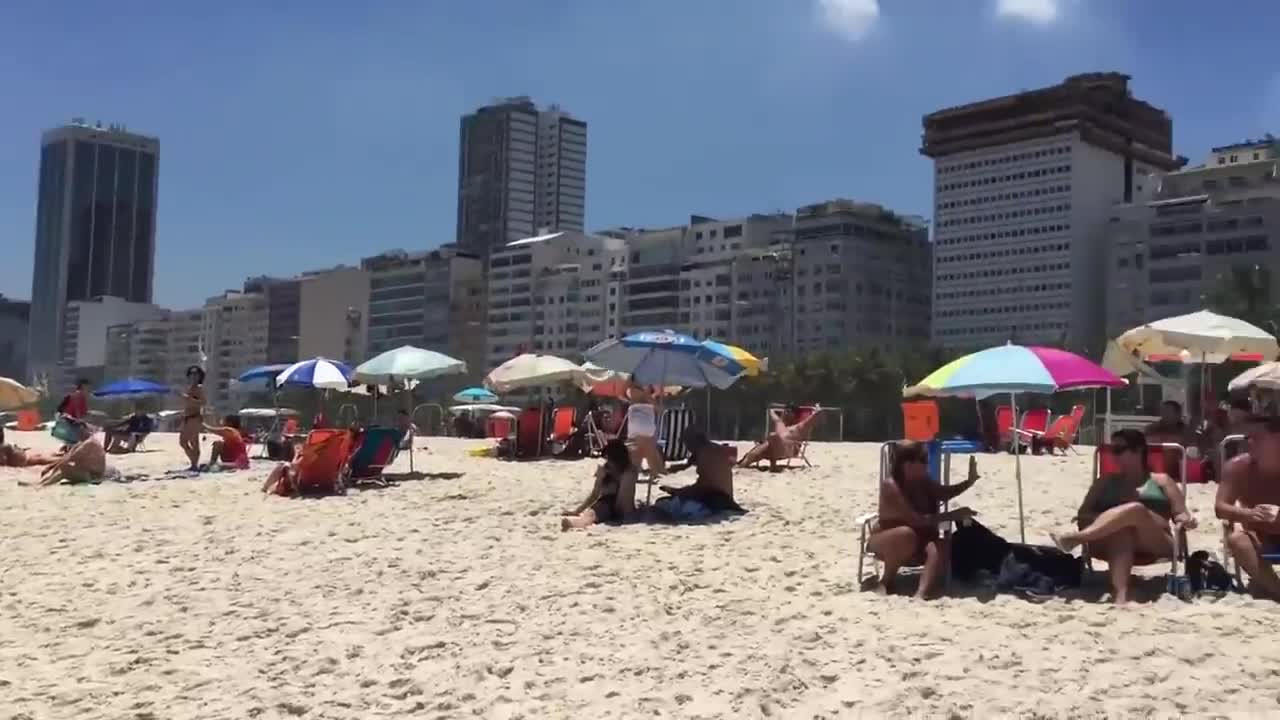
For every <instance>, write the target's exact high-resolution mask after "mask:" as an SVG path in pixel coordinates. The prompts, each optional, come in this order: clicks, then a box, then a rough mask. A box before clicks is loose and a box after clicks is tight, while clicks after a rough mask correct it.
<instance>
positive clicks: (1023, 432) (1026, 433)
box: [1013, 408, 1049, 452]
mask: <svg viewBox="0 0 1280 720" xmlns="http://www.w3.org/2000/svg"><path fill="white" fill-rule="evenodd" d="M1048 429H1049V409H1048V408H1033V409H1031V410H1027V411H1026V412H1024V413H1022V422H1020V423H1018V427H1016V428H1014V429H1013V433H1014V434H1016V435H1017V437H1018V445H1019V448H1018V452H1022V447H1023V440H1022V439H1023V438H1027V437H1031V436H1032V435H1036V434H1039V435H1043V434H1044V432H1045V431H1046V430H1048ZM1026 446H1027V447H1030V444H1027V445H1026Z"/></svg>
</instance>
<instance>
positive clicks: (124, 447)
mask: <svg viewBox="0 0 1280 720" xmlns="http://www.w3.org/2000/svg"><path fill="white" fill-rule="evenodd" d="M153 425H154V423H152V421H151V417H150V416H149V415H147V414H145V413H142V412H138V411H136V410H135V411H134V413H133V414H132V415H130V416H129V417H127V418H125V419H123V420H121V421H119V422H117V423H113V424H111V425H107V426H105V427H104V428H103V429H102V430H103V433H104V435H105V437H104V438H103V441H102V444H103V447H104V448H105V449H106V451H107V452H109V453H131V452H137V450H138V444H139V443H141V442H142V441H143V440H144V439H145V438H146V437H147V435H150V434H151V430H152V427H153Z"/></svg>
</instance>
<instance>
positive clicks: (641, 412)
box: [625, 381, 666, 475]
mask: <svg viewBox="0 0 1280 720" xmlns="http://www.w3.org/2000/svg"><path fill="white" fill-rule="evenodd" d="M656 394H657V393H656V392H655V391H654V389H651V388H646V387H642V386H640V385H637V384H635V383H634V381H633V382H632V385H631V387H629V388H627V401H628V402H629V403H631V404H630V405H628V406H627V419H626V421H625V422H626V429H627V447H628V448H630V450H631V464H632V465H634V466H635V468H636V472H639V471H640V466H641V464H642V463H644V462H645V461H648V463H649V472H650V474H653V475H661V474H662V473H663V471H665V470H666V459H665V458H664V457H663V456H662V448H660V447H658V417H659V414H658V408H657V405H656V404H655V403H654V397H655V395H656Z"/></svg>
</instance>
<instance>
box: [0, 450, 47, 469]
mask: <svg viewBox="0 0 1280 720" xmlns="http://www.w3.org/2000/svg"><path fill="white" fill-rule="evenodd" d="M57 461H58V455H45V454H43V453H37V452H32V451H30V450H24V449H22V448H20V447H18V446H17V445H0V466H5V467H32V466H35V465H52V464H53V463H55V462H57Z"/></svg>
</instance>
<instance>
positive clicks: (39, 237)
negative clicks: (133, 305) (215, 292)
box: [28, 119, 160, 376]
mask: <svg viewBox="0 0 1280 720" xmlns="http://www.w3.org/2000/svg"><path fill="white" fill-rule="evenodd" d="M159 162H160V141H159V140H158V139H157V138H154V137H147V136H144V135H137V134H134V133H130V132H127V131H126V130H125V129H124V127H123V126H114V125H113V126H109V127H106V128H104V127H102V126H101V125H89V124H87V123H85V122H84V121H82V120H78V119H77V120H73V121H72V122H71V124H69V125H64V126H62V127H58V128H54V129H52V130H47V131H45V133H44V135H43V137H42V138H41V147H40V179H39V183H40V184H39V188H38V196H37V200H36V242H35V262H34V263H33V268H32V279H31V330H30V337H29V339H30V348H29V357H28V364H29V366H30V368H31V374H32V375H33V376H34V375H38V374H40V373H51V370H52V368H53V366H54V365H56V364H57V361H58V359H59V358H60V357H61V349H60V347H59V343H60V339H61V337H62V323H63V314H64V310H65V308H66V305H67V303H68V302H70V301H74V300H90V299H92V298H96V297H100V296H104V295H110V296H114V297H119V298H123V299H125V300H128V301H130V302H137V303H149V302H151V286H152V278H153V275H154V263H155V229H156V191H157V177H158V171H159Z"/></svg>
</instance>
